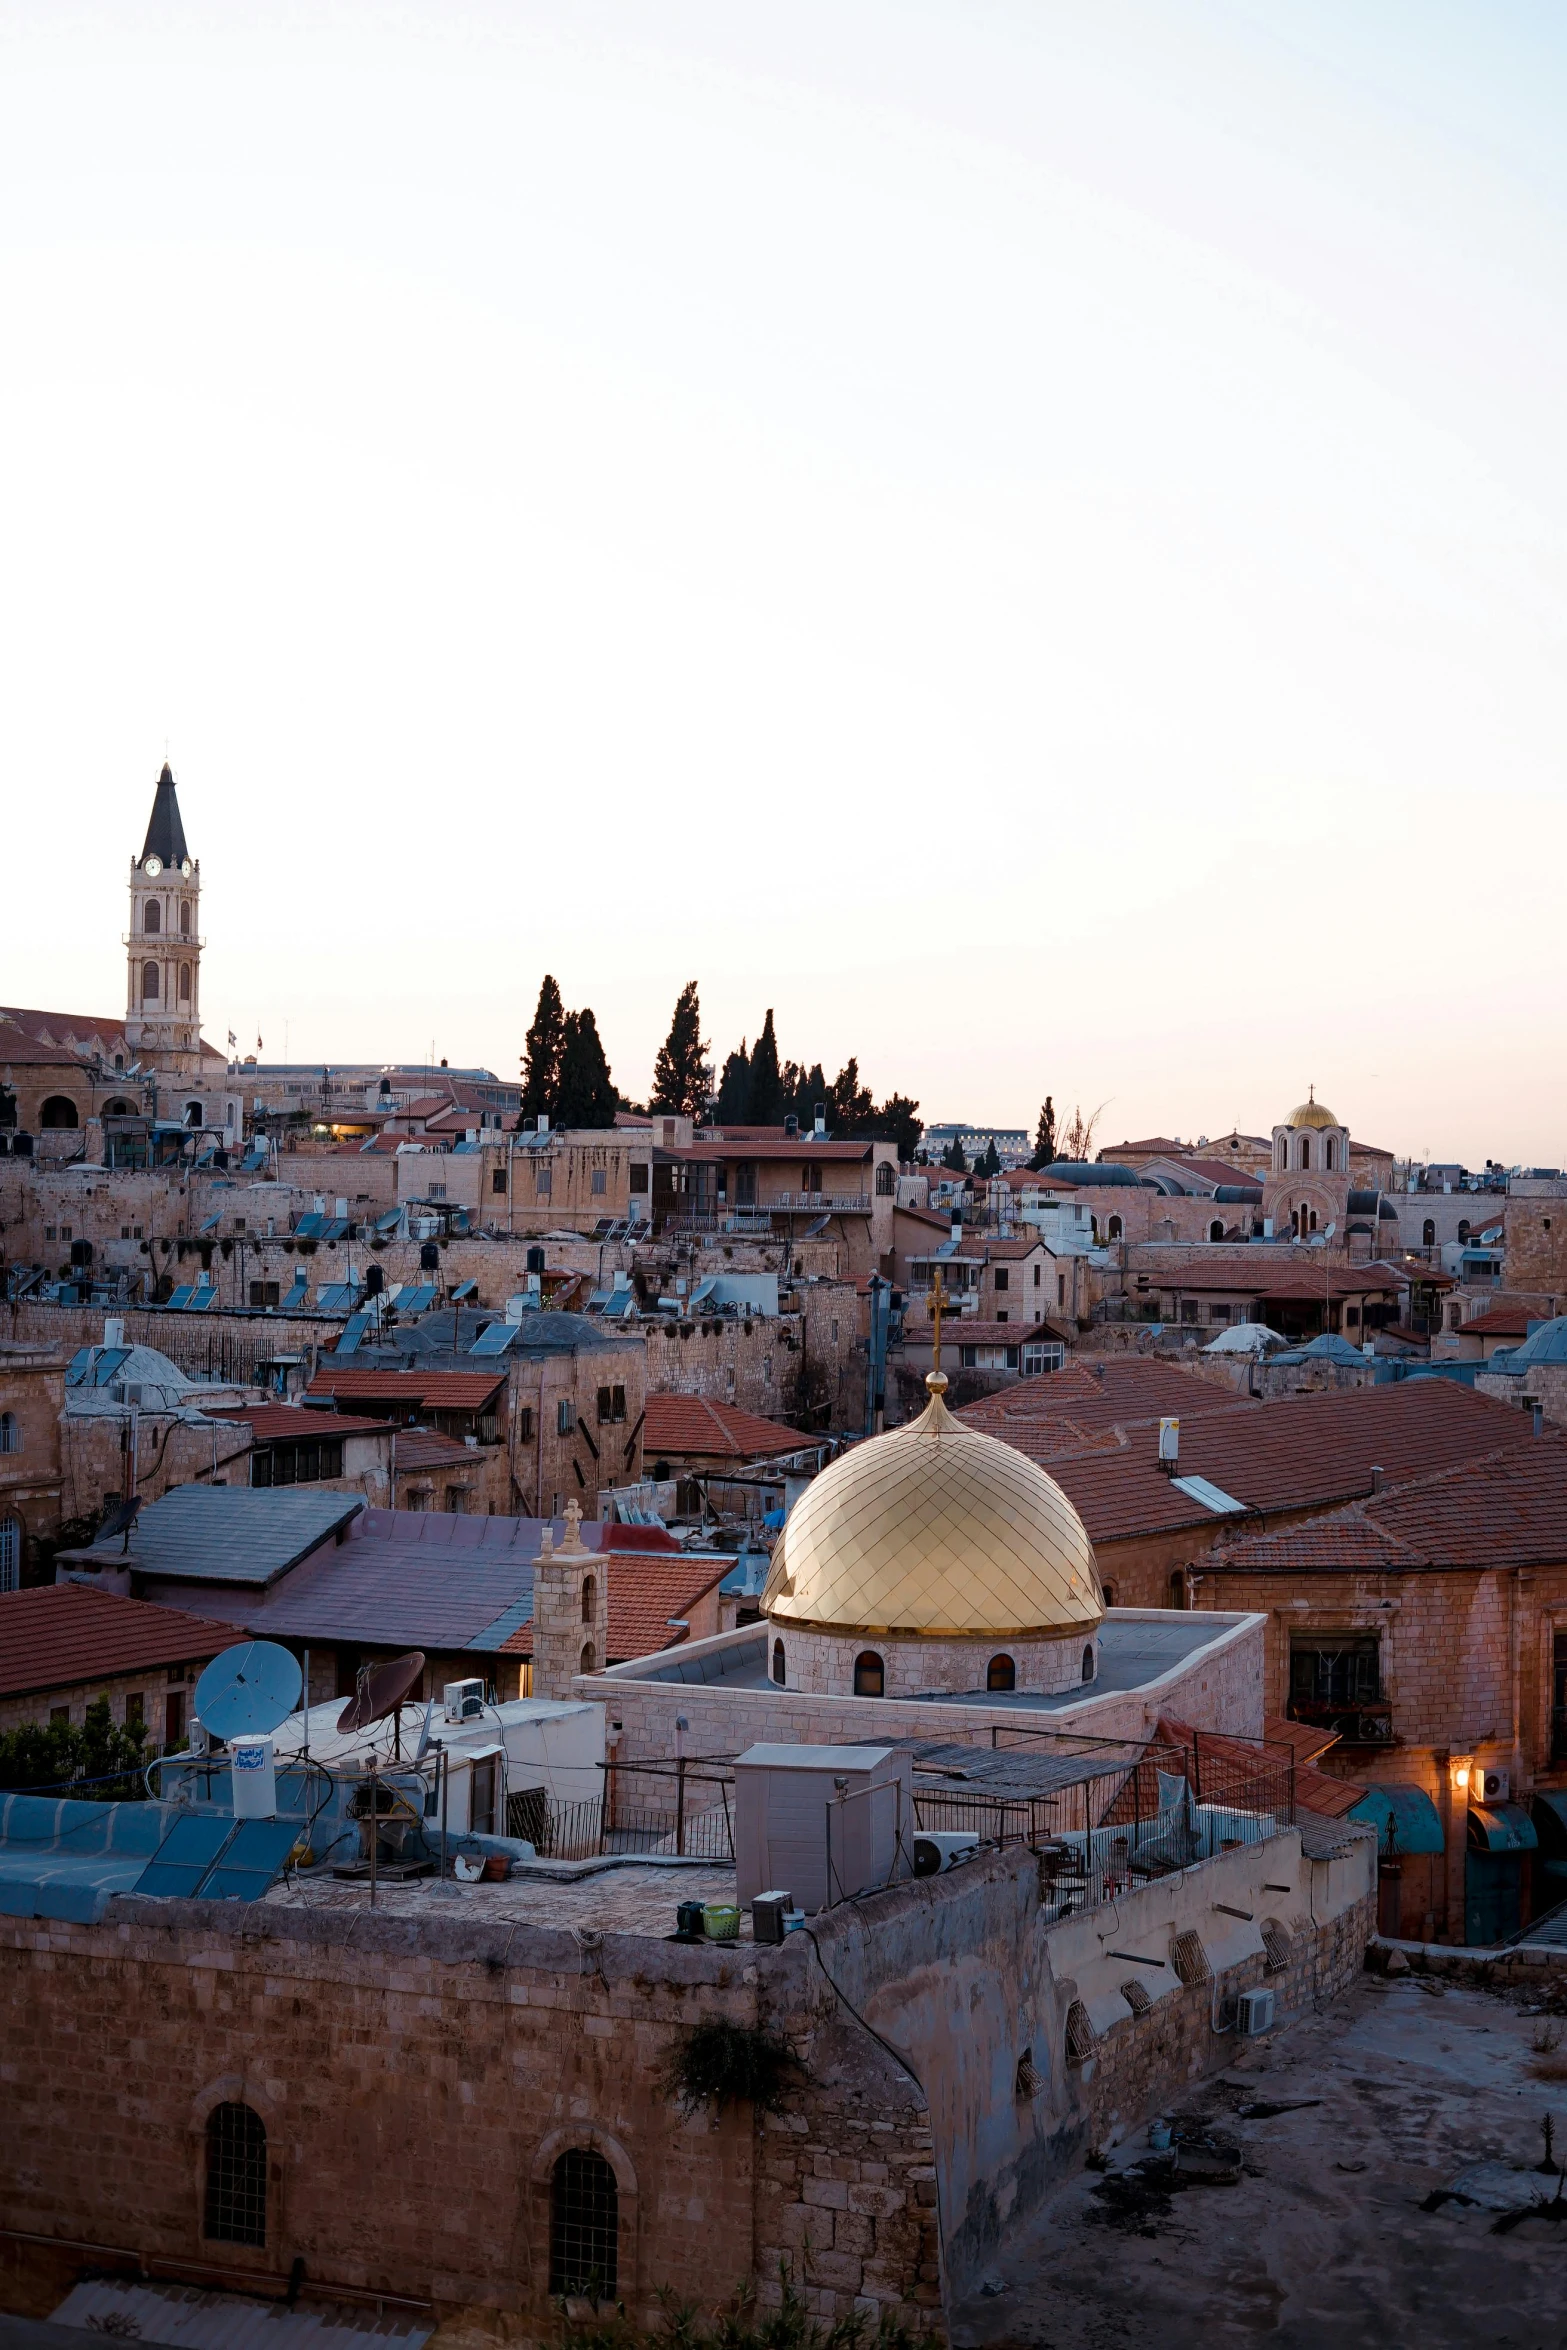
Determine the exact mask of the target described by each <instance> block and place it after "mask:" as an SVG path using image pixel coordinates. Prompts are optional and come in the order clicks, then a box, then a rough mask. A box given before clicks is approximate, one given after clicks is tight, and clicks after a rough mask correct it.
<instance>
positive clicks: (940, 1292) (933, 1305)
mask: <svg viewBox="0 0 1567 2350" xmlns="http://www.w3.org/2000/svg"><path fill="white" fill-rule="evenodd" d="M950 1303H951V1300H950V1299H949V1298H948V1296H947V1293H946V1291H945V1289H944V1288H943V1287H942V1285H941V1267H940V1266H939V1265H938V1266H937V1267H936V1278H935V1280H934V1281H933V1282H932V1283H931V1285H930V1326H931V1339H930V1367H931V1369H932V1370H933V1371H939V1370H940V1369H941V1316H942V1311H943V1309H944V1307H946V1306H947V1305H949V1304H950Z"/></svg>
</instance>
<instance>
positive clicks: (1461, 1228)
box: [1458, 1216, 1469, 1241]
mask: <svg viewBox="0 0 1567 2350" xmlns="http://www.w3.org/2000/svg"><path fill="white" fill-rule="evenodd" d="M1458 1237H1459V1239H1460V1241H1464V1240H1467V1239H1468V1238H1469V1218H1468V1217H1467V1216H1460V1217H1459V1219H1458Z"/></svg>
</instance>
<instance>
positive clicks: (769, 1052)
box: [745, 1005, 783, 1126]
mask: <svg viewBox="0 0 1567 2350" xmlns="http://www.w3.org/2000/svg"><path fill="white" fill-rule="evenodd" d="M782 1116H783V1087H782V1084H781V1082H780V1074H779V1068H778V1039H777V1036H776V1035H775V1034H774V1032H773V1013H772V1006H771V1005H769V1006H768V1009H767V1018H766V1019H765V1020H764V1021H763V1022H762V1033H761V1035H760V1036H759V1037H758V1038H757V1040H756V1044H755V1047H754V1049H753V1051H752V1054H751V1082H750V1085H749V1087H748V1089H747V1093H746V1104H745V1121H746V1124H747V1125H748V1126H776V1125H777V1124H778V1122H779V1120H780V1119H781V1118H782Z"/></svg>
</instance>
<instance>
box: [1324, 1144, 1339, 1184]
mask: <svg viewBox="0 0 1567 2350" xmlns="http://www.w3.org/2000/svg"><path fill="white" fill-rule="evenodd" d="M1337 1147H1338V1146H1337V1145H1336V1143H1335V1142H1334V1140H1333V1137H1332V1135H1331V1134H1330V1135H1329V1136H1328V1139H1327V1141H1326V1142H1325V1143H1324V1144H1323V1146H1322V1164H1323V1165H1324V1167H1326V1169H1327V1171H1328V1173H1329V1174H1330V1175H1331V1174H1332V1172H1333V1168H1334V1164H1335V1160H1334V1153H1335V1151H1336V1149H1337Z"/></svg>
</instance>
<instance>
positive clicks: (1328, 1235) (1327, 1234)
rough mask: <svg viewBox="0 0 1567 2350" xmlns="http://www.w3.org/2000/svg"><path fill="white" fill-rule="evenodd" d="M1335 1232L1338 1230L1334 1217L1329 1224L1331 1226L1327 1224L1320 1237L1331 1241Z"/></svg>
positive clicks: (1336, 1219) (1336, 1220)
mask: <svg viewBox="0 0 1567 2350" xmlns="http://www.w3.org/2000/svg"><path fill="white" fill-rule="evenodd" d="M1337 1230H1338V1218H1337V1217H1336V1216H1335V1217H1334V1219H1333V1221H1332V1223H1331V1224H1329V1225H1327V1226H1326V1228H1325V1229H1324V1231H1323V1234H1322V1237H1323V1239H1324V1240H1331V1239H1332V1238H1333V1235H1334V1233H1335V1232H1336V1231H1337Z"/></svg>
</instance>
